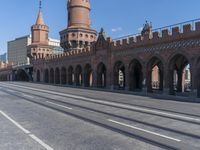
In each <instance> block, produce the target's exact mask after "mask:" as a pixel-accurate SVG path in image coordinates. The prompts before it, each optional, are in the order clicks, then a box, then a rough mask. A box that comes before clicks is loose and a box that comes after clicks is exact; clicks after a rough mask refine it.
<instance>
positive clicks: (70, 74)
mask: <svg viewBox="0 0 200 150" xmlns="http://www.w3.org/2000/svg"><path fill="white" fill-rule="evenodd" d="M68 84H69V85H73V84H74V70H73V67H72V66H70V67H69V68H68Z"/></svg>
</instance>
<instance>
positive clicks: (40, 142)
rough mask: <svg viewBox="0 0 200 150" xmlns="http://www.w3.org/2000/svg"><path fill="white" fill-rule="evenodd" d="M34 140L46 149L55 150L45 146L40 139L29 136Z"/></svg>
mask: <svg viewBox="0 0 200 150" xmlns="http://www.w3.org/2000/svg"><path fill="white" fill-rule="evenodd" d="M29 136H30V137H31V138H32V139H34V140H35V141H36V142H38V143H39V144H40V145H42V146H43V147H44V148H46V149H47V150H53V148H51V147H50V146H49V145H47V144H45V143H44V142H43V141H41V140H40V139H39V138H38V137H36V136H35V135H33V134H30V135H29Z"/></svg>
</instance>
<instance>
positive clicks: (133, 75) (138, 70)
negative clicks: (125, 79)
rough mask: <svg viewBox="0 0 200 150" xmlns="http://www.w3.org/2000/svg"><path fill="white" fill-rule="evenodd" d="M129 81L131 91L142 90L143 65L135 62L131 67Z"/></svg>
mask: <svg viewBox="0 0 200 150" xmlns="http://www.w3.org/2000/svg"><path fill="white" fill-rule="evenodd" d="M129 79H130V85H129V86H130V90H131V91H134V90H141V89H142V81H143V74H142V65H141V64H140V62H139V61H138V60H133V61H132V62H131V64H130V66H129Z"/></svg>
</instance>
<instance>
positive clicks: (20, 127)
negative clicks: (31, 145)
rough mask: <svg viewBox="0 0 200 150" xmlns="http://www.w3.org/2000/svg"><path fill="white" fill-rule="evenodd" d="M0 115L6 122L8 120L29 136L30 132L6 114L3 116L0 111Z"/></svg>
mask: <svg viewBox="0 0 200 150" xmlns="http://www.w3.org/2000/svg"><path fill="white" fill-rule="evenodd" d="M0 113H1V114H2V115H3V116H4V117H6V118H7V119H8V120H10V121H11V122H12V123H13V124H14V125H15V126H17V127H18V128H19V129H21V130H22V131H23V132H24V133H26V134H30V131H28V130H26V129H25V128H24V127H22V126H21V125H20V124H19V123H17V122H16V121H15V120H13V119H12V118H10V117H9V116H8V115H7V114H5V113H4V112H3V111H0Z"/></svg>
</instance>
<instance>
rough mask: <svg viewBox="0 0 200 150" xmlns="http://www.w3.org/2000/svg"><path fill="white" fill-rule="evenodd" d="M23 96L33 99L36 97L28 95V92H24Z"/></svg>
mask: <svg viewBox="0 0 200 150" xmlns="http://www.w3.org/2000/svg"><path fill="white" fill-rule="evenodd" d="M22 96H24V97H28V98H32V99H33V98H34V97H33V96H30V95H27V94H22Z"/></svg>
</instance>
